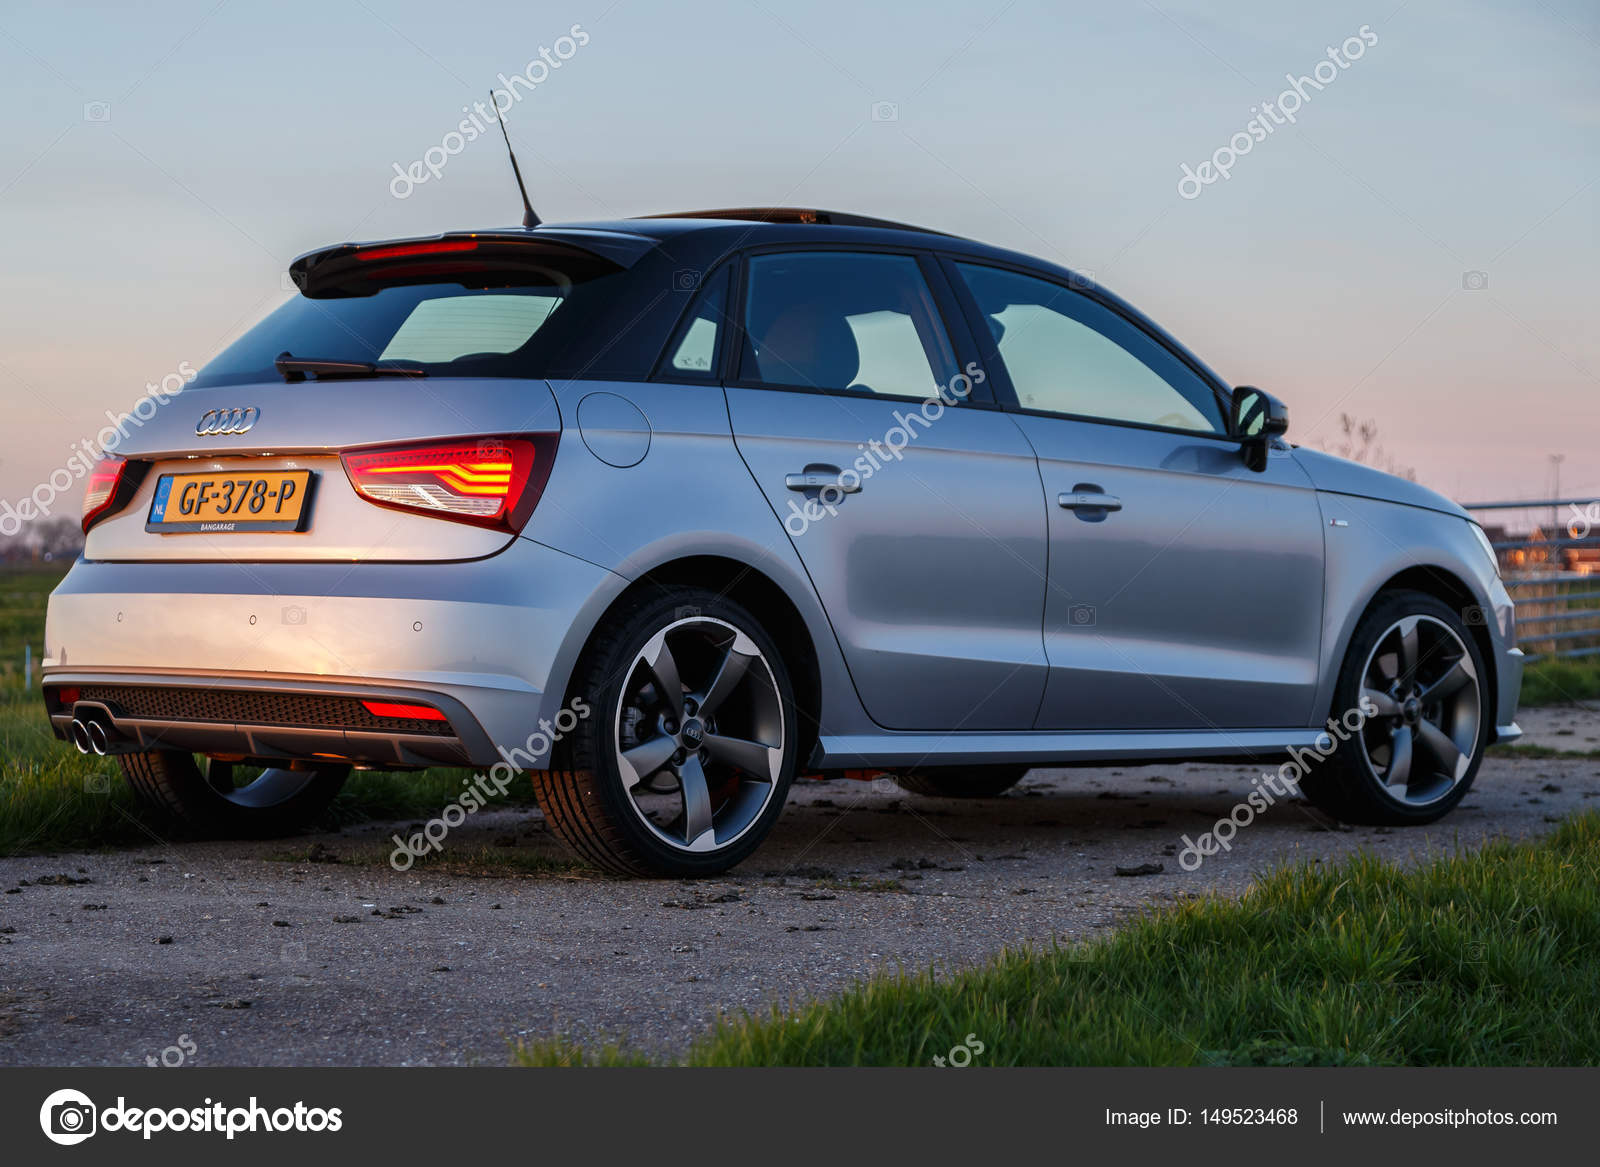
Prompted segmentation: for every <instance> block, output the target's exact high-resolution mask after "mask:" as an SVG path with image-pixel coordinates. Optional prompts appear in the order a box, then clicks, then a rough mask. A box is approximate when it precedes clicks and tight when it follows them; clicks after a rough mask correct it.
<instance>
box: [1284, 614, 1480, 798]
mask: <svg viewBox="0 0 1600 1167" xmlns="http://www.w3.org/2000/svg"><path fill="white" fill-rule="evenodd" d="M1408 627H1409V628H1411V629H1412V630H1413V632H1412V633H1411V635H1410V638H1409V639H1410V645H1409V648H1408V647H1407V639H1408V638H1407V635H1406V629H1407V628H1408ZM1408 658H1409V659H1408ZM1488 678H1489V672H1488V669H1487V668H1486V666H1485V664H1484V660H1483V654H1482V652H1481V651H1480V650H1479V648H1478V645H1477V642H1476V641H1475V640H1474V639H1473V636H1472V634H1471V631H1470V630H1469V629H1468V628H1467V627H1466V625H1465V624H1464V623H1463V621H1462V617H1461V614H1460V613H1459V612H1457V611H1456V610H1454V609H1453V608H1451V607H1450V606H1449V605H1448V604H1445V603H1443V602H1442V601H1440V600H1438V599H1435V598H1434V597H1433V596H1430V595H1427V594H1426V593H1424V592H1416V591H1395V592H1389V593H1385V594H1383V595H1380V596H1379V597H1378V599H1377V600H1376V601H1375V602H1374V604H1373V606H1372V608H1371V610H1369V611H1368V613H1367V614H1366V616H1364V617H1363V618H1362V620H1361V623H1360V624H1359V625H1358V626H1357V627H1356V631H1355V635H1354V636H1352V637H1351V640H1350V647H1349V649H1348V650H1347V652H1346V653H1345V659H1344V664H1343V666H1342V667H1341V668H1340V671H1339V680H1338V685H1337V687H1336V689H1335V691H1334V705H1333V710H1332V712H1331V713H1330V720H1331V722H1332V723H1333V724H1335V725H1338V724H1340V722H1341V720H1342V719H1345V718H1347V717H1348V718H1349V721H1351V722H1356V723H1359V728H1358V729H1356V730H1355V731H1353V732H1345V733H1344V734H1343V735H1342V736H1343V740H1342V741H1339V738H1338V737H1337V736H1335V740H1336V741H1339V744H1338V746H1337V748H1336V749H1335V750H1334V752H1333V753H1332V755H1331V756H1328V757H1326V758H1325V759H1324V760H1320V761H1315V760H1313V761H1310V763H1309V764H1308V765H1303V766H1302V767H1301V768H1302V769H1303V770H1304V776H1303V777H1302V778H1301V779H1300V790H1301V792H1302V793H1303V794H1304V795H1305V796H1306V797H1307V798H1308V799H1310V801H1311V802H1312V803H1313V804H1314V805H1316V806H1317V807H1319V808H1320V809H1321V810H1323V811H1325V812H1326V813H1328V814H1330V815H1332V816H1333V817H1334V818H1336V819H1340V820H1342V821H1344V822H1347V823H1361V824H1367V825H1376V826H1414V825H1421V824H1423V823H1431V822H1435V821H1436V820H1438V819H1440V818H1442V817H1444V816H1445V815H1446V814H1448V813H1449V812H1450V811H1451V810H1453V809H1454V808H1455V806H1456V804H1457V803H1459V802H1460V801H1461V800H1462V799H1463V798H1465V797H1466V794H1467V791H1468V790H1470V789H1471V788H1472V780H1473V779H1474V778H1475V777H1476V776H1477V773H1478V766H1479V765H1480V763H1481V762H1482V761H1483V751H1484V749H1485V747H1486V746H1487V745H1488V742H1489V733H1490V727H1491V724H1492V721H1493V718H1492V717H1491V716H1490V715H1489V700H1490V698H1489V691H1490V686H1489V684H1488ZM1391 681H1392V683H1390V682H1391ZM1363 701H1365V702H1367V708H1366V709H1363V708H1362V705H1361V703H1362V702H1363ZM1357 710H1359V711H1360V716H1356V715H1354V714H1353V713H1352V711H1357ZM1330 736H1334V735H1331V734H1330Z"/></svg>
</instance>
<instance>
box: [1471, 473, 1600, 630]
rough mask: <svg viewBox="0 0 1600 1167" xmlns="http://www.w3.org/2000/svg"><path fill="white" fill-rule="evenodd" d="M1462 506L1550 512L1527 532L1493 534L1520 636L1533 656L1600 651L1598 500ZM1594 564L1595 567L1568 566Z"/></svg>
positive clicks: (1538, 513)
mask: <svg viewBox="0 0 1600 1167" xmlns="http://www.w3.org/2000/svg"><path fill="white" fill-rule="evenodd" d="M1462 505H1463V506H1465V507H1466V508H1467V510H1469V511H1475V512H1482V511H1493V512H1505V511H1524V512H1529V514H1530V515H1531V516H1533V517H1534V518H1535V519H1536V520H1537V521H1540V522H1544V521H1546V520H1549V519H1551V517H1552V516H1553V521H1548V522H1547V528H1540V529H1538V530H1536V532H1535V534H1534V535H1533V536H1532V537H1529V538H1525V539H1517V538H1511V537H1509V536H1508V537H1506V538H1503V539H1495V540H1493V543H1494V549H1495V554H1496V555H1498V556H1499V557H1500V562H1501V566H1502V568H1503V569H1505V570H1504V575H1505V584H1506V590H1507V591H1509V592H1510V593H1511V598H1512V599H1513V600H1515V601H1516V603H1517V639H1518V642H1519V643H1520V644H1521V646H1522V650H1523V651H1524V652H1525V653H1527V654H1528V656H1529V657H1530V658H1533V657H1543V656H1552V657H1583V656H1600V521H1597V520H1600V505H1597V504H1596V502H1595V500H1593V499H1540V500H1537V501H1518V502H1480V503H1463V504H1462ZM1563 512H1565V513H1563ZM1591 563H1593V564H1594V565H1595V566H1594V569H1593V570H1592V571H1587V572H1586V571H1583V570H1576V571H1574V570H1571V568H1573V567H1580V568H1581V567H1587V566H1589V565H1590V564H1591ZM1541 569H1542V570H1541Z"/></svg>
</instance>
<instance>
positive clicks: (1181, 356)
mask: <svg viewBox="0 0 1600 1167" xmlns="http://www.w3.org/2000/svg"><path fill="white" fill-rule="evenodd" d="M936 255H937V257H938V259H939V262H940V264H941V265H942V266H943V267H944V268H945V275H946V278H948V279H949V281H950V283H951V285H952V286H953V287H954V289H955V293H956V297H957V299H958V300H959V301H960V302H961V307H962V311H963V312H964V313H965V315H966V316H967V324H968V327H969V328H970V329H971V330H972V332H973V334H974V335H975V336H976V337H978V342H979V343H980V344H982V345H983V346H984V353H985V361H984V367H985V369H989V366H990V364H991V363H992V364H993V370H991V371H990V373H989V375H990V378H991V379H995V373H996V372H998V373H999V377H1000V382H999V384H997V385H996V386H995V398H996V400H997V401H999V402H1000V408H1001V409H1003V410H1005V411H1006V412H1007V413H1021V414H1027V415H1028V416H1030V417H1059V418H1065V419H1068V420H1071V421H1094V422H1105V423H1106V424H1107V425H1120V426H1125V427H1126V426H1131V427H1134V428H1137V429H1148V430H1155V431H1157V432H1160V433H1172V434H1189V435H1191V436H1193V437H1200V438H1212V439H1221V440H1222V441H1226V442H1230V443H1237V441H1238V438H1237V437H1236V436H1235V435H1234V434H1233V433H1232V432H1231V421H1230V418H1229V404H1230V392H1231V391H1230V390H1229V389H1228V387H1227V386H1226V385H1223V384H1222V383H1221V382H1220V381H1219V380H1218V378H1216V377H1215V376H1213V375H1211V374H1210V373H1209V372H1208V371H1207V370H1205V369H1203V368H1201V367H1199V366H1198V365H1196V364H1195V362H1194V360H1193V359H1192V358H1191V357H1190V356H1189V355H1188V354H1186V353H1184V352H1183V351H1181V350H1180V349H1177V348H1174V347H1173V345H1172V344H1171V343H1170V342H1169V341H1168V340H1167V339H1166V338H1164V337H1162V336H1160V335H1158V334H1157V333H1155V332H1152V331H1151V330H1150V327H1149V325H1148V324H1146V322H1144V321H1143V320H1140V319H1139V318H1138V317H1137V316H1133V315H1130V314H1129V313H1128V312H1127V311H1126V310H1124V309H1123V308H1122V307H1121V306H1120V305H1118V304H1115V303H1112V302H1111V301H1109V300H1107V299H1106V298H1105V297H1103V296H1099V295H1096V294H1095V289H1094V288H1092V287H1078V286H1074V285H1073V284H1072V283H1071V282H1070V281H1064V280H1062V278H1061V277H1060V276H1059V275H1055V274H1054V273H1051V272H1045V271H1040V270H1039V269H1038V268H1034V267H1028V266H1027V265H1025V264H1019V263H1006V262H1003V261H1001V260H999V259H993V258H991V257H989V256H982V257H979V256H973V255H966V254H963V253H961V252H959V251H942V250H941V251H939V252H937V253H936ZM963 263H964V264H968V265H970V266H972V267H992V268H995V269H997V270H999V271H1008V272H1012V273H1013V274H1015V275H1020V276H1027V277H1029V278H1030V279H1036V280H1039V281H1041V282H1042V283H1047V284H1052V285H1054V286H1055V287H1057V288H1060V289H1061V290H1062V291H1064V292H1066V293H1068V294H1069V295H1074V296H1082V297H1083V298H1084V299H1086V300H1088V301H1090V302H1091V303H1093V304H1096V305H1098V306H1099V307H1101V308H1104V309H1105V310H1106V311H1108V312H1112V313H1114V314H1115V315H1116V316H1117V318H1118V319H1120V320H1122V321H1123V322H1124V323H1126V324H1128V325H1131V326H1132V327H1133V328H1135V329H1137V330H1138V331H1139V332H1140V333H1141V334H1143V335H1144V336H1145V337H1146V338H1147V339H1149V340H1150V341H1151V342H1153V343H1154V344H1156V345H1159V346H1160V347H1161V348H1162V350H1164V351H1165V352H1166V353H1167V354H1168V355H1169V356H1171V357H1172V358H1173V359H1174V360H1176V361H1177V362H1178V363H1179V364H1181V365H1182V366H1183V367H1184V368H1186V369H1188V370H1189V371H1190V372H1191V373H1193V374H1194V375H1195V377H1196V378H1198V379H1199V381H1200V383H1201V384H1202V385H1204V386H1206V388H1208V389H1210V390H1211V396H1212V397H1213V398H1214V399H1215V400H1216V403H1217V411H1218V413H1219V414H1220V416H1221V418H1222V425H1223V428H1222V430H1220V431H1211V430H1193V429H1183V428H1182V427H1179V426H1164V425H1155V424H1154V423H1152V422H1142V421H1130V420H1127V419H1117V418H1108V417H1098V416H1095V415H1093V414H1080V413H1063V412H1061V411H1059V410H1051V409H1030V408H1028V407H1027V406H1024V405H1023V404H1022V403H1021V400H1020V399H1019V398H1018V396H1017V388H1016V385H1015V383H1014V382H1013V381H1012V380H1011V370H1010V369H1009V368H1007V367H1006V363H1005V358H1003V357H1002V356H1001V355H1000V346H999V344H998V343H996V341H995V339H994V335H993V333H992V332H990V330H989V327H988V324H987V322H986V321H985V319H984V316H983V310H982V308H980V307H979V305H978V301H977V297H976V296H974V295H973V293H972V289H971V288H969V287H968V286H967V282H966V280H965V279H963V278H962V275H961V272H960V270H959V268H958V266H957V265H959V264H963ZM1086 327H1090V328H1093V326H1092V325H1086ZM1093 331H1095V332H1097V333H1100V335H1101V336H1103V337H1105V339H1106V340H1108V341H1110V342H1111V343H1112V344H1116V345H1117V347H1118V348H1120V349H1122V351H1123V352H1127V353H1128V355H1129V356H1130V357H1133V359H1134V360H1139V358H1138V356H1137V355H1136V354H1134V353H1132V352H1129V351H1128V349H1127V348H1125V347H1124V346H1123V345H1120V344H1117V342H1116V341H1115V340H1113V339H1112V338H1111V337H1109V336H1105V333H1103V332H1100V330H1099V329H1098V328H1094V329H1093ZM1140 363H1141V364H1143V362H1142V361H1141V362H1140ZM1146 367H1147V368H1148V367H1149V366H1146ZM1150 371H1151V372H1152V373H1155V374H1156V376H1158V377H1161V374H1160V373H1159V372H1156V370H1154V369H1151V370H1150ZM1161 379H1162V380H1163V381H1166V380H1167V379H1166V378H1165V377H1161ZM1167 384H1169V385H1171V384H1172V383H1171V382H1170V381H1167ZM1172 388H1173V391H1174V392H1176V393H1178V395H1179V396H1180V397H1182V396H1183V394H1182V393H1181V392H1180V391H1179V390H1178V388H1177V386H1175V385H1174V386H1172ZM1185 400H1188V399H1187V398H1185Z"/></svg>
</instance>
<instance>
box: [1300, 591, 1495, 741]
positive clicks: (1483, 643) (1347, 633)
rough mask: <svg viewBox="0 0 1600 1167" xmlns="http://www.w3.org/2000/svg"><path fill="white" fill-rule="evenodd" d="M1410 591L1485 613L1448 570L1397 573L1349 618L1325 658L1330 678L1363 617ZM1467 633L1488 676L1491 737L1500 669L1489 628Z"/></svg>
mask: <svg viewBox="0 0 1600 1167" xmlns="http://www.w3.org/2000/svg"><path fill="white" fill-rule="evenodd" d="M1402 591H1410V592H1422V593H1423V594H1424V595H1429V596H1432V597H1433V598H1434V599H1436V600H1438V601H1439V602H1440V603H1443V604H1448V605H1450V606H1451V607H1452V608H1454V609H1455V610H1456V611H1458V612H1466V611H1468V610H1469V609H1473V608H1476V609H1478V610H1480V611H1486V610H1487V607H1486V605H1485V604H1484V603H1483V602H1482V601H1480V600H1479V598H1478V597H1477V595H1475V594H1474V593H1473V591H1472V589H1471V588H1470V587H1468V586H1467V583H1466V581H1465V580H1463V579H1462V578H1461V577H1460V576H1458V575H1456V573H1455V572H1453V571H1451V570H1449V569H1448V568H1444V567H1438V566H1436V565H1433V564H1419V565H1417V566H1415V567H1408V568H1406V569H1405V570H1403V571H1398V572H1396V573H1395V574H1393V575H1391V576H1390V577H1389V578H1388V579H1386V580H1384V581H1383V582H1382V583H1381V584H1379V585H1377V587H1376V588H1375V589H1374V590H1373V591H1372V593H1371V594H1370V595H1368V597H1367V602H1366V603H1365V604H1363V605H1362V607H1361V610H1360V611H1359V612H1357V613H1355V615H1354V616H1353V617H1352V618H1351V620H1350V622H1349V624H1348V625H1347V626H1346V627H1345V629H1344V634H1343V636H1342V637H1341V639H1340V641H1339V644H1338V645H1337V647H1336V648H1335V650H1334V651H1333V652H1331V653H1330V654H1329V656H1328V666H1329V667H1331V668H1333V670H1334V674H1335V675H1337V673H1338V670H1339V669H1341V668H1343V667H1344V658H1345V654H1346V653H1348V652H1349V651H1350V642H1351V641H1352V640H1354V639H1355V635H1356V630H1357V629H1359V628H1360V627H1361V625H1362V624H1363V623H1364V622H1365V621H1366V619H1367V617H1368V616H1369V615H1371V614H1372V611H1373V610H1374V609H1375V608H1377V607H1378V605H1379V604H1381V603H1383V602H1384V601H1386V600H1387V599H1388V598H1389V596H1390V595H1392V594H1393V593H1395V592H1402ZM1466 625H1467V631H1468V632H1469V633H1471V635H1472V639H1473V642H1474V643H1475V644H1476V645H1477V646H1478V652H1479V654H1481V655H1482V657H1483V664H1484V668H1485V671H1486V672H1487V674H1488V676H1487V679H1486V680H1485V683H1484V692H1485V698H1486V701H1487V703H1488V718H1489V728H1490V733H1491V735H1492V734H1493V732H1494V727H1495V726H1496V725H1498V724H1499V718H1500V708H1499V705H1500V701H1499V698H1500V669H1499V662H1498V661H1497V660H1496V659H1495V652H1494V638H1493V637H1492V636H1490V635H1489V627H1488V625H1487V624H1486V623H1483V622H1476V623H1475V622H1472V621H1466Z"/></svg>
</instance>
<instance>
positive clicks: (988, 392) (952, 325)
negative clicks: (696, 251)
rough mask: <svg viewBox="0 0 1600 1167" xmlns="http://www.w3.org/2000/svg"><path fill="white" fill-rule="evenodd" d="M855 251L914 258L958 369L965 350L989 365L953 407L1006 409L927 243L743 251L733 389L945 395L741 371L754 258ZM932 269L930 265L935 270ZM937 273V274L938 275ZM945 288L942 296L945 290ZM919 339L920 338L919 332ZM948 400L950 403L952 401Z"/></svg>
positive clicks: (727, 379)
mask: <svg viewBox="0 0 1600 1167" xmlns="http://www.w3.org/2000/svg"><path fill="white" fill-rule="evenodd" d="M830 251H838V252H855V253H860V254H863V255H899V256H905V257H907V258H909V259H912V260H914V261H915V262H916V264H917V271H918V273H919V274H920V275H921V276H922V280H923V283H924V284H925V285H927V288H928V293H929V295H930V296H931V297H932V298H933V307H934V312H935V313H936V314H937V316H938V320H939V324H940V326H941V327H943V329H944V333H945V341H946V343H948V344H949V345H950V352H951V355H952V357H953V358H954V359H955V362H956V372H957V373H958V374H963V373H965V372H966V369H967V364H968V361H964V360H963V359H962V357H963V355H964V354H971V355H970V356H969V360H970V359H974V358H976V359H978V367H979V368H980V369H982V370H984V374H985V376H984V380H983V382H982V383H981V384H977V385H974V386H973V392H972V393H971V394H969V395H968V396H967V398H966V399H965V400H963V401H958V402H956V403H955V404H953V405H951V406H950V408H960V409H993V410H998V409H1000V408H1002V406H1001V404H1000V402H999V400H998V398H996V397H995V395H994V391H993V389H992V388H991V387H990V385H989V382H990V380H991V377H990V375H989V373H988V366H987V363H986V362H984V361H983V360H982V359H981V357H979V356H978V353H977V348H976V344H975V342H974V341H973V339H972V336H971V332H970V329H969V327H968V324H967V321H966V319H965V317H964V315H953V314H952V313H953V312H955V311H956V310H957V309H958V307H959V305H958V304H957V303H955V302H954V300H953V297H954V291H953V289H951V288H950V287H949V277H948V276H947V275H946V273H945V272H944V271H943V270H942V269H940V267H939V262H938V257H937V256H936V255H935V254H934V253H933V252H932V251H931V250H930V249H928V248H918V247H904V246H899V245H895V244H881V245H880V244H873V243H858V242H853V241H852V242H830V241H826V240H818V241H817V242H815V243H811V242H805V241H799V240H796V241H792V242H787V243H766V244H762V245H760V246H756V247H747V248H744V249H743V250H741V251H740V252H739V255H738V267H737V268H736V270H735V272H734V279H733V293H732V298H731V299H730V302H729V306H730V309H732V308H733V306H734V305H737V308H736V309H734V310H733V314H732V315H733V320H732V323H733V327H732V328H731V329H730V330H729V331H730V333H731V334H732V335H730V337H729V338H728V339H729V351H728V352H727V353H725V354H724V359H725V362H726V363H725V367H724V374H725V375H724V378H723V381H722V384H723V386H724V387H725V388H730V389H760V390H762V391H763V392H771V393H809V394H813V395H817V396H823V397H850V398H858V399H861V400H868V401H909V402H921V401H927V400H928V399H929V398H931V397H940V399H941V400H947V399H945V398H943V397H942V396H941V395H940V394H938V393H926V394H906V393H874V392H872V391H870V390H861V389H820V388H817V387H815V386H811V385H779V384H775V383H773V382H768V381H758V380H750V379H744V378H741V377H740V376H739V370H740V368H741V367H742V366H743V361H744V357H745V351H746V348H747V345H748V337H747V336H746V331H745V326H744V303H745V292H746V289H747V288H748V287H749V272H750V260H751V259H753V258H755V257H757V256H761V255H787V254H804V255H810V254H815V253H818V252H830ZM930 269H931V270H930ZM935 275H937V276H938V278H935ZM941 293H943V295H941ZM919 340H920V337H919ZM980 392H981V393H982V394H983V399H982V400H977V399H976V398H977V397H978V394H979V393H980ZM947 403H948V402H947Z"/></svg>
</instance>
